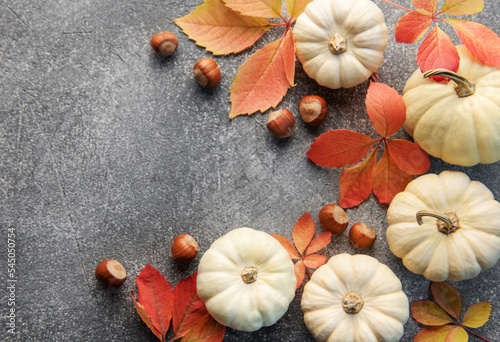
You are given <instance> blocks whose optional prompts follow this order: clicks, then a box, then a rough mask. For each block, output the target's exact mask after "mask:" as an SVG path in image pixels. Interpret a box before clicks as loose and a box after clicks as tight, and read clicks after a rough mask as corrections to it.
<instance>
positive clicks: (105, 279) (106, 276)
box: [95, 259, 127, 289]
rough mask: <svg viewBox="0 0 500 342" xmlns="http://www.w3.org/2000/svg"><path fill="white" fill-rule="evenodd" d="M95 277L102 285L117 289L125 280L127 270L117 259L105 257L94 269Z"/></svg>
mask: <svg viewBox="0 0 500 342" xmlns="http://www.w3.org/2000/svg"><path fill="white" fill-rule="evenodd" d="M95 278H96V279H97V280H98V281H99V282H100V283H101V284H102V285H103V286H104V287H107V288H114V289H117V288H119V287H120V286H122V284H123V283H124V282H125V279H126V278H127V272H126V271H125V268H124V267H123V266H122V264H120V263H119V262H118V261H116V260H114V259H106V260H103V261H101V262H100V263H99V265H97V267H96V269H95Z"/></svg>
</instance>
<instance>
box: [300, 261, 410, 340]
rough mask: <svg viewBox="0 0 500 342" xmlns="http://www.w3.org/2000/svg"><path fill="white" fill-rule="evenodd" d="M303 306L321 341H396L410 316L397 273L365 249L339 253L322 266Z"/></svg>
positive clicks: (313, 278) (305, 314)
mask: <svg viewBox="0 0 500 342" xmlns="http://www.w3.org/2000/svg"><path fill="white" fill-rule="evenodd" d="M301 307H302V310H303V311H304V321H305V323H306V326H307V328H308V329H309V331H310V332H311V334H312V335H313V336H314V338H315V339H316V341H318V342H347V341H350V342H358V341H359V342H361V341H363V342H371V341H373V342H375V341H398V340H399V339H400V338H401V337H402V336H403V325H404V324H405V323H406V321H407V320H408V315H409V305H408V298H407V297H406V295H405V294H404V293H403V291H402V290H401V282H400V281H399V279H398V277H396V275H395V274H394V273H393V272H392V271H391V270H390V269H389V267H387V266H386V265H384V264H382V263H380V262H378V261H377V259H375V258H373V257H370V256H368V255H362V254H359V255H352V256H351V255H348V254H339V255H336V256H334V257H332V258H330V260H328V262H327V263H326V264H325V265H323V266H321V267H320V268H318V269H317V270H316V271H315V272H314V274H313V276H312V277H311V280H310V281H309V282H308V283H307V284H306V285H305V287H304V293H303V295H302V302H301Z"/></svg>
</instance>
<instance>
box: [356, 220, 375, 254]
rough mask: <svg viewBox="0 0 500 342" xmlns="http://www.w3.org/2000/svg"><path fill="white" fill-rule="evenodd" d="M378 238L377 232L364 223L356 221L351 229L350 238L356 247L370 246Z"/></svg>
mask: <svg viewBox="0 0 500 342" xmlns="http://www.w3.org/2000/svg"><path fill="white" fill-rule="evenodd" d="M376 239H377V233H375V231H374V230H373V229H372V228H370V227H368V226H367V225H366V224H364V223H361V222H358V223H355V224H353V226H352V227H351V230H349V240H351V243H352V245H353V246H354V248H368V247H370V246H371V245H373V243H374V242H375V240H376Z"/></svg>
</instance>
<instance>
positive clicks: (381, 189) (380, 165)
mask: <svg viewBox="0 0 500 342" xmlns="http://www.w3.org/2000/svg"><path fill="white" fill-rule="evenodd" d="M387 151H388V150H387V148H386V150H385V151H384V154H383V155H382V158H380V160H379V161H378V162H377V165H375V168H374V170H373V193H374V194H375V196H377V198H378V200H379V202H380V203H386V204H389V203H391V201H392V199H393V198H394V196H396V195H397V194H398V193H400V192H401V191H404V189H405V188H406V186H407V185H408V183H410V182H411V181H412V180H413V176H412V175H409V174H407V173H405V172H404V171H402V170H401V169H400V168H399V167H398V166H397V165H396V163H395V162H394V161H393V160H392V158H391V157H390V155H389V153H388V152H387Z"/></svg>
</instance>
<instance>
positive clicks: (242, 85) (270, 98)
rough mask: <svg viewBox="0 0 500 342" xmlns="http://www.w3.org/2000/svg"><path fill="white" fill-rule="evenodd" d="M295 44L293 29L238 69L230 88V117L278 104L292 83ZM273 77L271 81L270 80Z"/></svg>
mask: <svg viewBox="0 0 500 342" xmlns="http://www.w3.org/2000/svg"><path fill="white" fill-rule="evenodd" d="M294 73H295V45H294V42H293V35H292V30H287V32H286V33H285V35H284V36H283V37H282V38H281V39H279V40H277V41H274V42H272V43H270V44H268V45H266V46H265V47H263V48H262V49H260V50H258V51H257V52H256V53H254V54H253V55H251V56H250V57H249V58H248V60H247V61H246V62H245V63H243V65H242V66H241V67H240V68H239V69H238V73H237V74H236V77H235V78H234V79H233V84H232V86H231V88H230V89H229V92H230V93H231V96H230V98H229V101H230V102H231V112H230V113H229V118H231V119H232V118H234V117H236V116H238V115H242V114H249V115H250V114H253V113H255V112H256V111H261V112H264V111H266V110H267V109H269V108H270V107H276V106H277V105H278V103H279V102H280V101H281V100H282V99H283V97H284V96H285V94H286V93H287V91H288V88H290V86H291V85H293V75H294ZM270 80H272V81H270Z"/></svg>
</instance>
